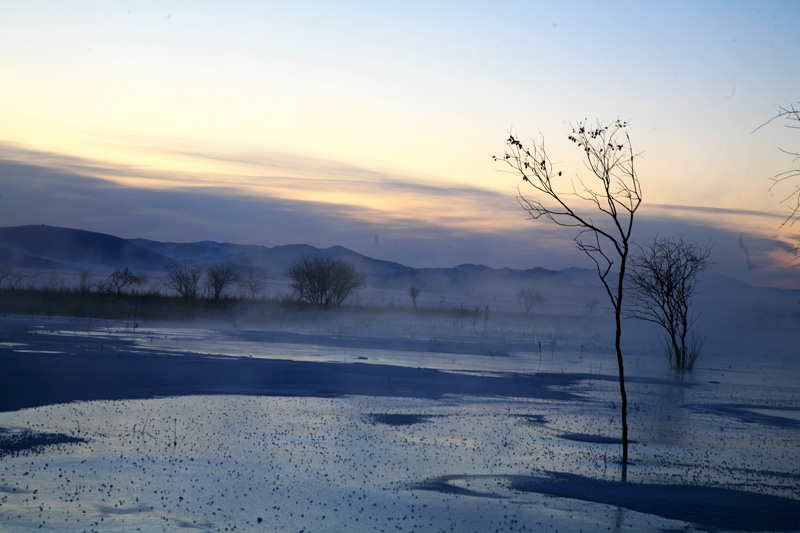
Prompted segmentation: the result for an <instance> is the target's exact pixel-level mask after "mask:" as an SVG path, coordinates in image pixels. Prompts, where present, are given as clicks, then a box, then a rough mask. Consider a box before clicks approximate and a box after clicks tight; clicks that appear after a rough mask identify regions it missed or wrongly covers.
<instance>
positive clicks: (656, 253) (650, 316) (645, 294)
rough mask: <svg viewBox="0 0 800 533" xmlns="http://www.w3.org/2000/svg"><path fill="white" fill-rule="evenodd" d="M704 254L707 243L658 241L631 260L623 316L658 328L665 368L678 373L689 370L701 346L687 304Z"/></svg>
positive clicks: (708, 249)
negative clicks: (661, 334) (667, 364)
mask: <svg viewBox="0 0 800 533" xmlns="http://www.w3.org/2000/svg"><path fill="white" fill-rule="evenodd" d="M710 256H711V246H710V245H709V246H700V245H698V244H693V243H688V242H686V241H684V240H683V238H677V239H674V238H669V237H660V238H657V239H655V240H654V241H653V242H652V243H650V244H647V245H645V246H642V247H640V248H639V250H638V251H637V253H635V254H634V255H633V257H632V258H631V275H630V278H629V279H630V290H631V293H632V301H631V305H630V306H629V307H627V308H626V310H625V314H626V316H629V317H632V318H637V319H640V320H646V321H648V322H653V323H655V324H658V325H659V326H661V328H662V329H663V330H664V334H665V335H664V347H665V349H666V351H667V358H668V359H669V362H670V366H671V367H673V368H675V369H678V370H691V369H692V367H693V366H694V363H695V361H696V360H697V357H698V356H699V355H700V351H701V350H702V348H703V342H704V339H703V337H701V336H700V335H699V334H698V332H697V331H696V330H695V329H694V324H695V321H696V317H695V316H694V315H693V314H692V313H691V304H692V298H693V297H694V294H695V288H696V286H697V275H698V274H700V273H701V272H703V271H704V270H705V269H706V268H708V266H709V260H708V259H709V257H710Z"/></svg>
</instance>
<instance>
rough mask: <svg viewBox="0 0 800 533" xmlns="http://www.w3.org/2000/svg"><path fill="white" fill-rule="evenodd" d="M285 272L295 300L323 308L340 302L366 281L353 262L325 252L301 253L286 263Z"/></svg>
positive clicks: (337, 304)
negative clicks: (302, 254) (289, 262)
mask: <svg viewBox="0 0 800 533" xmlns="http://www.w3.org/2000/svg"><path fill="white" fill-rule="evenodd" d="M285 275H286V277H288V278H289V279H290V280H291V284H290V286H291V287H292V289H294V291H295V293H296V294H297V296H298V300H300V301H302V300H305V301H307V302H309V303H311V304H314V305H320V306H322V307H331V306H339V305H341V304H342V302H344V301H345V299H347V297H348V296H350V294H351V293H352V292H353V291H354V290H356V289H358V288H359V287H363V286H364V285H366V282H367V279H366V276H365V275H364V273H363V272H362V271H360V270H359V269H357V268H356V267H355V266H354V265H353V264H352V263H350V262H348V261H345V260H344V259H338V258H334V257H331V256H328V255H304V256H302V257H301V258H299V259H297V260H296V261H294V262H293V263H292V264H291V265H289V268H288V269H287V270H286V274H285Z"/></svg>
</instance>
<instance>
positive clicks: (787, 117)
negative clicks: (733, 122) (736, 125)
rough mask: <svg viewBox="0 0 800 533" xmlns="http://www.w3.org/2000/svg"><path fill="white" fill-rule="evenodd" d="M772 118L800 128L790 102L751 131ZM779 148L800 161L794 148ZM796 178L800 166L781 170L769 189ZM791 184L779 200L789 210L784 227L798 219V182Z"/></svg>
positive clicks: (799, 115)
mask: <svg viewBox="0 0 800 533" xmlns="http://www.w3.org/2000/svg"><path fill="white" fill-rule="evenodd" d="M774 120H783V121H785V122H786V124H784V125H785V126H786V127H787V128H790V129H795V130H800V108H798V107H795V104H792V105H790V106H789V107H779V108H778V113H776V114H775V115H774V116H773V117H772V118H771V119H769V120H768V121H766V122H765V123H764V124H762V125H761V126H759V127H757V128H756V129H755V130H753V132H756V131H758V130H760V129H761V128H763V127H764V126H766V125H767V124H769V123H771V122H772V121H774ZM779 150H780V151H781V152H783V153H784V154H787V155H789V156H791V157H792V161H793V162H797V161H800V152H798V151H796V150H787V149H785V148H779ZM797 178H800V167H798V168H793V169H789V170H786V171H784V172H781V173H779V174H777V175H775V176H773V177H772V178H770V179H771V180H772V185H770V187H769V190H773V189H776V188H780V187H782V186H785V185H787V182H792V181H795V180H797ZM792 185H793V189H792V190H791V192H790V193H789V194H787V195H786V196H784V198H783V200H781V202H780V203H782V204H785V205H786V206H787V207H788V208H789V212H788V214H787V216H786V219H785V220H784V221H783V223H782V224H781V227H784V226H786V225H787V224H788V225H790V226H791V225H793V224H794V223H796V222H797V221H800V183H797V182H796V181H795V182H794V183H792ZM799 250H800V243H798V245H797V246H796V247H795V252H797V251H799Z"/></svg>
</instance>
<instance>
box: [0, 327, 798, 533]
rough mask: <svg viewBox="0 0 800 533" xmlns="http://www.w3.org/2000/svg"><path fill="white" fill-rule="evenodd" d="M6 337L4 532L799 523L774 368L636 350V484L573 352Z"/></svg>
mask: <svg viewBox="0 0 800 533" xmlns="http://www.w3.org/2000/svg"><path fill="white" fill-rule="evenodd" d="M4 338H5V339H7V341H6V342H4V343H2V344H0V353H2V356H3V359H2V361H3V365H4V368H5V370H6V371H7V372H5V376H6V377H5V378H2V379H3V380H4V381H3V390H4V392H2V393H0V394H2V400H3V403H4V405H5V406H6V407H5V408H4V411H5V412H2V413H0V427H2V428H3V429H2V432H1V433H0V443H3V448H2V449H0V453H2V454H3V456H2V463H1V464H2V470H0V530H2V531H30V530H34V529H36V530H43V531H92V530H96V531H137V530H140V531H179V530H187V531H191V530H199V531H249V530H254V531H301V530H304V531H343V530H352V531H389V530H399V531H413V530H418V531H581V530H582V531H598V530H604V531H605V530H611V531H642V530H651V531H652V530H678V529H681V530H708V529H723V530H743V531H758V530H772V531H796V530H800V453H799V452H800V444H798V443H800V439H799V438H800V390H799V389H800V384H799V383H798V380H797V366H796V363H795V364H792V361H793V360H792V359H790V358H786V357H782V356H781V357H779V356H774V357H771V358H770V357H762V358H761V359H757V358H754V357H749V358H748V357H747V354H744V353H743V354H739V355H738V356H737V357H740V359H737V358H730V357H729V358H721V356H720V354H718V353H717V354H715V353H713V352H712V353H710V354H709V355H708V357H707V358H705V359H702V360H701V361H700V362H699V363H698V368H697V369H696V370H695V371H694V372H693V373H692V374H690V375H687V376H685V377H684V378H683V379H675V378H674V377H671V376H670V375H669V372H668V371H666V370H665V366H666V365H665V363H664V360H663V356H661V355H658V354H648V353H647V352H646V351H645V350H640V351H638V352H637V351H635V350H633V351H632V353H631V354H630V356H629V359H628V364H627V367H626V368H627V369H628V394H629V401H630V409H631V412H630V414H629V423H630V437H631V439H632V440H633V441H634V442H633V443H632V444H631V450H630V454H631V457H630V459H631V462H630V465H629V469H628V480H629V481H628V483H624V484H623V483H619V482H618V481H617V480H618V479H619V474H620V466H619V464H618V457H619V454H620V445H619V444H618V442H617V439H618V436H619V409H618V402H619V400H618V397H619V392H618V384H617V382H616V365H615V363H614V360H613V356H611V355H610V354H608V353H593V352H591V351H589V350H586V349H584V350H581V349H577V350H576V349H574V347H570V346H569V345H567V343H562V344H564V345H565V346H564V347H563V349H562V348H559V347H555V346H554V347H553V349H552V352H551V351H550V350H548V349H547V347H546V346H545V349H544V350H543V351H542V352H541V353H540V352H539V350H538V349H534V350H533V351H524V350H522V348H524V346H525V344H524V343H523V342H517V341H516V340H513V339H505V340H503V341H502V342H501V341H498V340H497V339H485V338H479V339H464V338H458V339H456V338H450V339H436V340H430V339H425V338H423V337H420V338H418V339H416V340H413V342H412V341H409V340H408V339H405V340H401V339H399V338H397V337H392V338H385V339H383V340H381V338H380V337H377V336H373V337H367V336H361V337H359V336H347V335H338V336H336V335H333V336H330V335H319V334H317V335H314V334H309V333H307V332H300V333H287V332H257V331H248V330H246V331H241V330H234V329H208V328H175V327H167V326H165V325H162V326H158V327H146V328H145V327H143V328H140V329H138V330H136V331H135V332H134V331H132V330H130V329H125V328H124V327H122V325H120V324H113V323H106V324H96V325H95V326H93V327H92V328H91V329H89V328H87V327H86V325H85V324H83V323H81V322H80V321H71V320H68V319H63V320H62V319H54V321H48V322H45V321H37V320H33V319H22V318H15V319H8V320H6V322H5V323H4ZM745 364H747V368H744V365H745ZM92 369H93V370H92ZM98 369H99V370H98ZM92 371H94V372H96V373H95V374H92V373H91V372H92ZM66 373H69V375H65V374H66ZM11 374H13V377H10V375H11ZM148 376H150V378H149V381H148ZM170 377H171V379H170ZM126 379H128V381H127V382H126ZM103 380H106V381H105V382H103ZM62 382H68V383H70V384H71V385H70V386H69V387H62V386H61V385H59V383H62ZM145 382H147V383H149V387H150V388H145V389H144V390H143V391H142V390H138V389H137V387H136V386H135V385H136V384H140V385H142V384H143V383H145ZM14 383H17V384H18V385H16V386H15V385H14ZM125 383H128V384H129V385H130V386H129V387H126V386H124V384H125ZM117 385H118V386H117ZM15 387H16V388H15ZM25 391H29V394H27V395H26V394H25ZM115 391H116V392H115ZM139 393H141V394H139ZM115 395H116V396H115ZM51 397H52V398H54V399H56V400H57V401H59V402H63V403H54V402H52V401H48V398H51ZM37 398H39V399H38V400H37ZM70 399H71V400H77V399H81V400H83V401H70ZM15 401H16V402H18V403H16V404H15V403H14V402H15ZM26 402H27V403H26ZM9 406H11V407H12V408H13V409H16V410H8V409H9ZM59 441H71V442H60V443H59ZM48 442H50V443H52V444H48ZM36 444H47V445H40V446H35V445H36Z"/></svg>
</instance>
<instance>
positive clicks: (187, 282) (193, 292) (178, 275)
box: [165, 262, 203, 301]
mask: <svg viewBox="0 0 800 533" xmlns="http://www.w3.org/2000/svg"><path fill="white" fill-rule="evenodd" d="M202 275H203V271H202V270H201V269H200V268H197V267H191V266H189V265H188V264H187V263H178V262H174V263H171V264H170V265H169V267H168V268H167V276H168V279H167V281H166V282H165V285H166V286H167V287H168V288H170V289H172V290H173V291H175V292H177V293H178V294H179V295H180V297H181V298H183V299H184V300H187V301H188V300H194V299H195V298H197V285H198V283H199V282H200V276H202Z"/></svg>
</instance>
